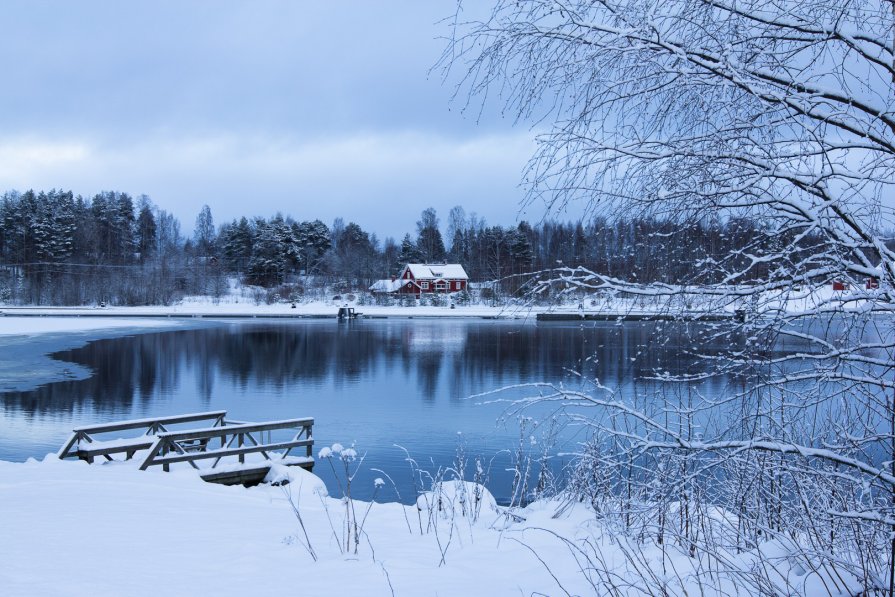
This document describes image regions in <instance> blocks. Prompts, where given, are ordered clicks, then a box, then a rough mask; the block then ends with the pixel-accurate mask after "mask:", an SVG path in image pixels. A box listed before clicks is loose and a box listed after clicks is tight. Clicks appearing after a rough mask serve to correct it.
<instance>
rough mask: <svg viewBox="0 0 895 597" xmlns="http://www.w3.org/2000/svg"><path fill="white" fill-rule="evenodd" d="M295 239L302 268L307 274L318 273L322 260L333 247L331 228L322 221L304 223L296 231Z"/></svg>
mask: <svg viewBox="0 0 895 597" xmlns="http://www.w3.org/2000/svg"><path fill="white" fill-rule="evenodd" d="M295 238H296V242H297V243H298V247H299V251H300V252H301V267H302V269H304V270H305V273H307V274H310V273H317V272H318V271H319V269H320V268H319V264H320V260H321V259H322V258H323V255H324V254H325V253H326V251H327V250H328V249H329V248H330V247H331V246H332V240H331V237H330V231H329V228H328V227H327V226H326V224H324V223H323V222H321V221H320V220H314V221H313V222H302V223H301V224H298V226H297V228H296V229H295Z"/></svg>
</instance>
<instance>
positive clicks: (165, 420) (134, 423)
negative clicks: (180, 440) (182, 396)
mask: <svg viewBox="0 0 895 597" xmlns="http://www.w3.org/2000/svg"><path fill="white" fill-rule="evenodd" d="M226 414H227V411H225V410H215V411H209V412H203V413H190V414H187V415H173V416H167V417H153V418H147V419H131V420H128V421H117V422H113V423H103V424H99V425H87V426H86V427H75V428H74V431H75V432H82V433H108V432H112V431H126V430H128V429H142V428H143V427H149V426H151V425H175V424H178V423H193V422H195V421H207V420H210V419H218V418H221V419H222V418H223V417H224V416H225V415H226Z"/></svg>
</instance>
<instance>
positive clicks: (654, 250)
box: [0, 189, 816, 305]
mask: <svg viewBox="0 0 895 597" xmlns="http://www.w3.org/2000/svg"><path fill="white" fill-rule="evenodd" d="M440 224H441V222H440V220H439V217H438V214H437V212H436V210H435V209H433V208H428V209H426V210H424V211H423V212H422V213H421V215H420V219H419V221H418V222H417V229H416V233H415V234H410V233H408V234H405V235H404V237H403V239H402V240H401V241H400V242H396V241H395V240H394V239H392V238H386V239H385V240H384V241H380V240H379V238H378V237H377V235H376V234H375V233H373V232H369V231H366V230H364V229H363V228H362V227H361V226H360V225H359V224H357V223H355V222H349V223H347V224H346V223H345V222H344V220H342V219H341V218H336V220H335V221H334V222H333V223H332V224H331V225H327V224H325V223H323V222H322V221H320V220H305V221H300V220H296V219H293V218H292V217H290V216H283V215H282V214H277V215H275V216H273V217H270V218H264V217H254V218H248V217H241V218H238V219H235V220H233V221H231V222H228V223H225V224H223V225H221V226H219V227H217V226H215V223H214V219H213V216H212V213H211V209H210V208H209V207H208V206H204V207H203V208H202V210H201V212H200V213H199V215H198V216H197V218H196V222H195V226H194V229H193V233H192V234H191V235H189V234H184V233H182V231H181V225H180V222H179V221H178V220H177V218H175V217H174V216H173V215H171V214H170V213H168V212H167V211H165V210H163V209H160V208H159V207H158V206H156V205H154V204H153V202H152V201H151V200H150V199H149V198H148V197H147V196H145V195H142V196H140V197H138V198H136V199H135V198H134V197H132V196H130V195H128V194H127V193H123V192H117V191H106V192H101V193H98V194H96V195H94V196H93V197H92V198H84V197H82V196H80V195H78V196H75V195H74V194H73V193H72V192H71V191H60V190H56V189H53V190H50V191H33V190H29V191H27V192H24V193H19V192H14V191H11V192H7V193H5V194H4V195H3V196H2V201H0V301H4V302H12V303H28V304H91V303H101V302H107V303H115V304H127V305H138V304H170V303H171V302H173V301H175V300H177V299H178V298H179V297H181V296H183V295H188V294H207V295H211V296H221V295H223V294H224V293H225V292H226V291H227V284H228V279H232V278H236V279H239V280H241V281H242V282H243V283H245V284H249V285H253V286H258V287H262V288H276V287H279V286H283V285H293V286H297V287H298V288H299V289H301V287H302V286H303V285H304V286H308V285H317V287H318V288H324V287H335V288H337V289H340V290H348V291H357V290H363V289H365V288H367V287H368V286H369V285H370V284H372V283H373V282H374V281H375V280H377V279H381V278H386V277H389V276H391V275H395V274H397V273H398V272H399V271H400V269H401V267H402V266H403V264H405V263H419V262H428V263H438V262H443V261H448V262H457V263H460V264H462V265H463V266H464V267H465V268H466V271H467V273H468V274H469V276H470V279H471V280H472V281H474V282H475V281H493V280H502V281H503V282H502V286H503V290H504V292H505V293H513V292H515V291H517V290H518V288H519V287H520V286H521V285H522V284H523V282H524V280H525V276H524V275H525V274H527V273H530V272H534V271H541V270H547V269H553V268H556V267H586V268H588V269H590V270H593V271H599V272H602V273H604V274H606V275H609V276H613V277H617V278H619V279H622V280H630V281H639V282H665V283H671V284H676V283H714V282H718V281H720V280H721V279H722V278H723V272H724V271H725V270H729V271H742V270H743V269H744V268H745V269H750V268H751V274H750V277H751V278H752V279H761V278H762V277H763V276H767V275H768V273H769V268H771V267H774V265H773V264H771V263H769V262H767V261H764V260H762V259H761V258H760V257H761V255H765V254H771V253H772V252H773V251H776V250H777V249H778V248H779V246H781V244H783V245H785V244H786V243H794V244H798V245H800V246H802V247H803V249H804V251H811V250H816V247H814V246H813V245H814V243H815V241H814V240H812V238H811V237H806V236H804V235H802V236H800V237H798V238H796V237H795V235H793V236H792V237H787V236H786V235H781V234H770V233H769V232H768V231H767V230H766V229H765V228H764V227H763V226H762V225H760V224H759V223H758V222H757V221H755V220H752V219H749V218H727V219H725V220H720V219H719V220H711V221H709V220H695V221H692V222H686V223H684V224H683V226H684V231H683V232H681V228H680V227H681V225H682V224H681V223H680V222H674V221H671V220H669V219H661V218H655V217H648V216H638V217H631V218H627V219H615V220H611V221H610V220H607V219H603V218H594V219H591V220H590V221H586V222H583V221H579V222H557V221H543V222H540V223H537V224H530V223H529V222H526V221H522V222H519V223H518V224H517V225H515V226H500V225H489V224H488V223H487V222H486V221H485V220H484V218H481V217H479V216H477V215H476V214H475V213H470V214H467V213H466V211H465V210H464V209H463V208H462V207H460V206H458V207H455V208H453V209H452V210H450V213H449V215H448V218H447V225H446V227H445V234H444V235H442V231H441V230H442V229H441V226H440ZM445 238H446V239H447V243H446V242H445ZM707 263H711V264H713V267H705V265H706V264H707ZM741 279H742V278H741Z"/></svg>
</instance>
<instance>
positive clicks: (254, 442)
mask: <svg viewBox="0 0 895 597" xmlns="http://www.w3.org/2000/svg"><path fill="white" fill-rule="evenodd" d="M313 425H314V419H313V418H302V419H285V420H282V421H270V422H266V423H244V424H239V425H226V426H223V427H213V428H206V429H188V430H183V431H170V432H164V433H159V434H158V436H157V438H156V440H155V442H154V443H153V444H152V447H150V448H149V452H148V453H147V455H146V458H145V459H144V460H143V463H142V464H141V465H140V470H146V469H148V468H149V467H150V466H157V465H161V466H162V468H163V470H165V471H168V470H170V465H171V464H174V463H178V462H188V463H189V464H190V465H191V466H192V467H193V468H196V469H198V468H199V467H198V466H197V465H196V462H195V461H197V460H203V459H209V458H215V459H216V460H215V461H214V463H213V464H212V465H211V467H210V468H215V467H216V466H217V464H218V463H219V462H220V460H221V459H222V458H224V457H226V456H237V457H238V458H239V462H240V464H242V463H245V455H246V454H252V453H261V454H262V455H263V456H264V458H265V460H271V458H270V455H269V454H268V452H271V451H273V450H285V452H284V453H283V454H282V455H281V458H283V459H285V458H286V457H288V456H289V452H290V451H291V450H292V449H293V448H297V447H305V448H306V456H305V458H306V459H308V461H309V462H312V461H313V458H312V453H313V445H314V438H313V436H312V429H313ZM282 429H295V430H296V433H295V434H294V435H293V437H292V439H291V440H287V441H274V442H271V441H270V440H268V443H264V442H263V441H259V440H258V439H256V437H255V436H254V435H253V434H261V436H263V433H264V432H269V431H276V430H282ZM302 436H304V437H302ZM228 438H229V441H228ZM213 439H219V440H220V446H221V447H220V448H212V449H209V447H208V444H209V443H210V441H211V440H213ZM234 442H235V443H236V446H235V447H233V444H234ZM246 442H250V444H249V443H246Z"/></svg>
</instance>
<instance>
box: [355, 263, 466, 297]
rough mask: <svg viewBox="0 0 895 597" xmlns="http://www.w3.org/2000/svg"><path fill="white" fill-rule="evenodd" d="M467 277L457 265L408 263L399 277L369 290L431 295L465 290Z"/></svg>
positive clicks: (381, 282)
mask: <svg viewBox="0 0 895 597" xmlns="http://www.w3.org/2000/svg"><path fill="white" fill-rule="evenodd" d="M468 284H469V276H467V275H466V270H464V269H463V266H462V265H460V264H459V263H441V264H433V263H408V264H407V265H405V266H404V269H403V270H401V275H400V276H395V277H393V278H392V279H391V280H379V281H378V282H376V283H375V284H373V285H372V286H370V290H371V291H373V292H386V293H395V294H415V295H417V296H419V295H420V294H431V293H436V292H439V293H440V292H459V291H461V290H466V287H467V285H468Z"/></svg>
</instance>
